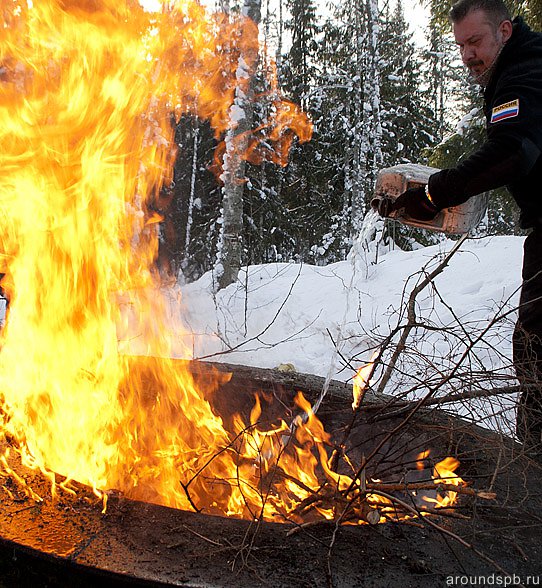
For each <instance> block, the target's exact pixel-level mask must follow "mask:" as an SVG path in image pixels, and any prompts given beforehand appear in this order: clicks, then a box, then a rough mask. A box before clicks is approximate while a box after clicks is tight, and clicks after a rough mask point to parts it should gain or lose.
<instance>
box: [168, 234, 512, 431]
mask: <svg viewBox="0 0 542 588" xmlns="http://www.w3.org/2000/svg"><path fill="white" fill-rule="evenodd" d="M454 244H455V243H454V241H451V240H447V241H444V242H443V243H441V244H439V245H436V246H431V247H426V248H421V249H418V250H415V251H412V252H405V251H402V250H399V249H395V250H387V251H380V252H379V253H378V255H377V254H376V251H375V247H374V245H373V246H371V247H369V248H364V249H361V248H360V249H358V250H357V251H356V253H355V254H351V255H350V258H349V260H347V261H344V262H339V263H335V264H332V265H328V266H326V267H317V266H312V265H297V264H293V263H292V264H288V263H282V264H266V265H256V266H250V267H248V268H245V269H244V270H243V271H242V273H241V275H240V276H239V281H238V282H237V283H236V284H232V285H231V286H229V287H228V288H226V289H224V290H223V291H220V292H218V293H216V294H214V293H213V282H212V276H211V274H206V275H204V276H203V277H202V278H201V279H199V280H198V281H197V282H195V283H192V284H188V285H185V286H183V287H181V288H180V289H177V290H174V291H172V292H171V305H170V312H171V324H172V325H174V327H173V332H174V340H175V344H174V354H175V355H177V356H180V357H183V356H186V355H187V354H189V353H192V354H193V357H195V358H203V359H207V360H210V361H223V362H228V363H240V364H245V365H253V366H259V367H266V368H273V367H277V366H280V365H281V364H292V365H293V367H294V368H295V369H296V370H297V371H299V372H306V373H311V374H317V375H321V376H326V377H332V378H334V379H339V380H343V381H348V380H350V379H351V378H352V377H353V375H354V370H355V369H356V368H357V367H360V366H361V365H362V364H363V363H365V362H366V361H367V360H368V359H369V357H370V356H371V354H372V352H373V350H374V348H375V346H377V345H378V342H379V341H381V340H382V338H384V337H386V336H387V335H388V334H389V333H390V332H391V330H392V329H393V328H394V327H396V325H397V324H398V322H400V323H401V324H404V323H405V318H404V316H403V318H400V316H399V312H400V309H403V310H404V308H405V298H406V297H408V295H409V294H410V292H411V290H412V289H413V288H414V287H415V285H416V284H417V283H418V282H419V280H420V279H421V278H423V276H424V275H425V273H424V272H427V271H431V269H433V268H434V267H436V265H438V263H439V262H440V261H441V260H442V258H443V256H444V255H445V254H446V253H447V252H448V251H449V250H450V249H451V248H452V247H453V246H454ZM522 246H523V238H521V237H513V236H500V237H486V238H481V239H470V240H468V241H466V242H465V243H464V244H463V245H462V247H461V249H460V250H459V251H458V252H457V253H456V254H455V255H454V256H453V257H452V259H451V261H450V263H449V265H448V266H447V267H446V268H445V269H444V271H443V272H442V273H441V274H440V275H439V276H438V277H437V278H436V279H435V281H434V287H432V286H430V287H428V288H426V289H425V290H423V292H421V293H420V294H419V295H418V296H417V298H416V315H417V318H418V319H419V320H420V321H423V322H424V323H427V324H429V325H430V326H431V327H432V328H434V327H437V329H436V330H429V331H428V330H426V329H423V328H419V329H415V330H414V331H412V333H411V336H410V338H409V340H408V342H407V353H406V354H405V360H404V362H403V363H402V364H401V366H400V367H401V369H400V370H398V373H397V374H396V375H395V376H394V378H393V379H392V381H391V382H390V383H389V384H388V386H387V388H386V390H385V392H386V393H388V394H402V393H406V392H408V391H409V390H412V392H411V393H410V395H409V396H408V397H409V398H412V397H416V396H419V395H420V394H424V393H426V391H427V390H426V389H424V387H423V386H424V382H427V381H428V380H429V379H431V378H433V379H434V378H437V380H438V377H439V372H440V375H442V373H446V370H448V371H449V370H450V369H451V367H452V366H453V365H455V363H456V362H457V361H458V359H459V358H460V357H461V356H462V354H463V353H464V352H465V349H466V346H467V345H468V343H469V339H473V338H475V337H477V336H478V335H479V334H480V331H481V329H485V328H488V327H489V325H490V323H491V321H492V320H493V319H494V318H495V316H498V315H499V314H502V313H503V312H508V313H509V314H508V315H507V317H506V318H505V319H504V320H499V321H497V322H496V323H495V325H494V326H492V327H491V328H489V329H488V331H487V333H485V334H484V336H483V337H482V339H481V340H480V342H479V343H478V344H477V345H475V347H474V351H473V353H472V354H470V355H469V356H468V359H467V361H465V362H464V363H463V364H462V366H461V369H460V371H459V372H460V373H459V374H458V376H459V377H458V378H457V379H455V380H454V381H453V382H452V383H451V388H447V389H445V390H443V391H442V393H444V392H446V391H448V392H449V391H451V390H455V391H457V390H460V391H462V392H464V391H465V390H468V389H469V387H472V388H473V389H480V388H482V389H483V388H484V387H492V386H497V385H504V384H505V382H502V383H500V380H499V379H498V378H505V377H508V376H509V375H510V374H511V373H513V372H512V371H511V369H510V358H511V335H512V329H513V323H514V321H515V317H516V312H515V310H514V307H515V305H516V304H517V302H518V298H519V286H520V279H521V263H522ZM444 327H445V330H442V328H444ZM395 340H397V336H396V337H395ZM187 348H188V349H189V352H188V353H187ZM388 357H389V354H388ZM489 371H493V372H495V374H496V378H495V379H494V380H492V378H490V377H489V376H488V372H489ZM381 373H382V370H380V371H377V373H376V374H375V380H374V382H376V380H377V379H378V377H379V376H380V375H381ZM471 373H474V374H476V375H477V377H478V376H479V375H480V374H482V375H481V376H480V379H479V380H478V381H477V382H472V383H471V382H470V378H471V375H470V374H471ZM432 381H436V380H432ZM374 382H373V383H374ZM506 383H507V384H513V383H514V382H513V381H507V382H506ZM514 401H515V398H514V397H513V396H508V397H499V398H498V399H497V401H496V400H495V399H493V400H488V399H483V400H474V401H472V400H471V401H469V402H463V403H462V404H461V405H452V408H453V409H454V410H456V411H458V412H460V413H462V414H463V415H465V416H468V417H471V418H473V419H474V420H476V421H480V420H481V419H484V424H485V425H486V426H489V427H491V428H501V429H504V430H508V427H507V424H511V423H513V420H514V415H513V404H514ZM497 413H498V414H497ZM488 415H489V416H488Z"/></svg>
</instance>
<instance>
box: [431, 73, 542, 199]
mask: <svg viewBox="0 0 542 588" xmlns="http://www.w3.org/2000/svg"><path fill="white" fill-rule="evenodd" d="M521 71H523V69H522V70H521ZM537 83H539V81H538V80H531V82H530V83H526V82H525V76H524V75H521V72H513V73H512V74H511V75H508V76H502V80H501V83H500V84H499V85H498V87H497V89H496V91H495V94H494V97H493V99H492V101H491V103H490V104H488V106H489V114H488V122H487V139H486V141H485V142H484V143H483V145H482V146H481V147H480V149H478V150H477V151H476V152H474V153H473V154H472V155H470V156H469V157H468V158H467V159H465V160H464V161H462V162H461V163H459V164H458V165H457V166H456V167H454V168H450V169H444V170H441V171H440V172H437V173H436V174H433V175H432V176H431V177H430V178H429V193H430V194H431V198H432V200H433V202H434V203H435V205H436V206H437V208H438V209H439V210H441V209H442V208H448V207H450V206H457V205H459V204H462V203H463V202H466V201H467V200H468V199H469V198H470V197H471V196H474V195H475V194H480V193H482V192H486V191H488V190H493V189H495V188H499V187H501V186H506V185H508V184H510V183H511V182H513V181H514V180H516V179H518V178H521V177H523V176H524V175H526V174H527V173H529V171H530V170H531V168H532V167H533V165H534V164H535V162H536V160H537V159H538V157H539V156H540V153H541V152H540V146H539V145H538V144H537V143H538V142H539V141H540V139H539V137H538V136H537V131H538V132H539V130H540V129H539V126H540V122H539V121H540V116H541V106H540V88H538V87H536V86H537ZM516 100H517V101H518V112H517V115H514V116H510V117H508V118H504V119H502V120H498V121H492V118H493V117H492V113H493V112H494V109H495V108H496V107H497V108H498V107H499V106H501V105H504V104H507V103H509V102H515V101H516Z"/></svg>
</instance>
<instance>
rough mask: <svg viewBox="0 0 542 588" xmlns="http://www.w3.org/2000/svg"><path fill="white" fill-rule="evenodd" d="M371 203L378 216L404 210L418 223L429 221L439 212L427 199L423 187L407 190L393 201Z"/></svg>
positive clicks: (384, 200) (381, 200) (385, 200)
mask: <svg viewBox="0 0 542 588" xmlns="http://www.w3.org/2000/svg"><path fill="white" fill-rule="evenodd" d="M373 203H374V205H373V208H375V209H376V210H377V211H378V213H379V214H380V216H384V217H387V216H390V214H391V213H392V212H395V211H396V210H401V209H403V208H404V209H405V212H406V214H407V215H408V216H410V217H411V218H413V219H416V220H420V221H430V220H433V219H434V218H435V216H437V214H438V212H439V211H438V209H437V207H436V206H435V205H434V204H433V203H432V202H431V201H430V200H429V198H428V197H427V194H426V193H425V188H424V187H423V186H420V187H418V188H409V189H408V190H407V191H406V192H403V193H402V194H401V195H400V196H398V197H397V198H396V199H395V200H391V199H390V198H382V199H380V200H378V201H376V200H373Z"/></svg>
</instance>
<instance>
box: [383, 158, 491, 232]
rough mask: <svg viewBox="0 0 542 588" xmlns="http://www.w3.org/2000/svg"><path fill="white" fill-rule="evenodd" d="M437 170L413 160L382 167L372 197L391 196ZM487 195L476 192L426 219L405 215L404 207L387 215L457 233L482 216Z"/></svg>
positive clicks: (422, 227) (402, 221)
mask: <svg viewBox="0 0 542 588" xmlns="http://www.w3.org/2000/svg"><path fill="white" fill-rule="evenodd" d="M438 171H440V170H439V169H437V168H434V167H429V166H427V165H420V164H415V163H407V164H401V165H395V166H393V167H388V168H385V169H383V170H381V171H380V172H379V174H378V177H377V180H376V186H375V198H379V197H384V196H387V197H388V198H392V199H393V200H395V198H397V197H398V196H399V195H400V194H402V193H403V192H404V191H405V190H408V188H416V187H418V186H425V185H426V184H427V182H428V181H429V176H431V175H432V174H434V173H436V172H438ZM488 199H489V193H488V192H484V193H483V194H478V195H477V196H473V197H472V198H469V200H467V202H465V203H463V204H460V205H459V206H452V207H451V208H445V209H444V210H442V211H441V212H439V214H437V216H436V217H435V218H434V219H433V220H430V221H420V220H416V219H414V218H412V217H410V216H408V215H406V214H405V212H404V211H400V212H393V213H392V214H391V215H390V217H391V218H393V219H395V220H398V221H400V222H401V223H403V224H406V225H410V226H413V227H417V228H420V229H428V230H430V231H439V232H442V233H446V234H450V235H461V234H464V233H468V232H469V231H470V230H471V229H473V228H474V227H476V225H478V223H479V222H480V221H481V220H482V218H483V217H484V215H485V213H486V210H487V203H488Z"/></svg>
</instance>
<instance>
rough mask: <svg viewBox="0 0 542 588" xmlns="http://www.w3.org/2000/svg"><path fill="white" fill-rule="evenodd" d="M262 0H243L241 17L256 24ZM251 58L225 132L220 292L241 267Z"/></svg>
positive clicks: (240, 69)
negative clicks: (244, 156)
mask: <svg viewBox="0 0 542 588" xmlns="http://www.w3.org/2000/svg"><path fill="white" fill-rule="evenodd" d="M260 13H261V0H245V2H244V5H243V10H242V14H243V16H248V17H249V18H251V19H252V20H253V21H254V22H255V23H256V24H259V22H260ZM251 61H252V60H251V59H249V58H248V56H247V55H244V53H243V51H241V54H240V56H239V62H238V65H237V84H236V89H235V98H234V101H233V104H232V106H231V108H230V128H229V130H228V132H227V133H226V139H225V142H226V151H225V154H224V169H223V172H222V176H221V179H222V181H223V183H224V187H223V189H222V227H221V233H220V240H219V246H218V255H217V263H216V266H215V276H216V280H217V283H218V287H219V289H222V288H225V287H226V286H229V285H230V284H232V283H233V282H235V280H236V279H237V275H238V273H239V269H240V267H241V255H242V249H243V191H244V185H245V180H246V179H245V160H244V159H243V154H244V152H245V150H246V148H247V132H248V131H249V130H250V128H251V126H252V119H253V98H254V88H253V83H252V74H253V71H251V70H250V69H251V68H250V67H249V66H248V65H247V64H248V63H251Z"/></svg>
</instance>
